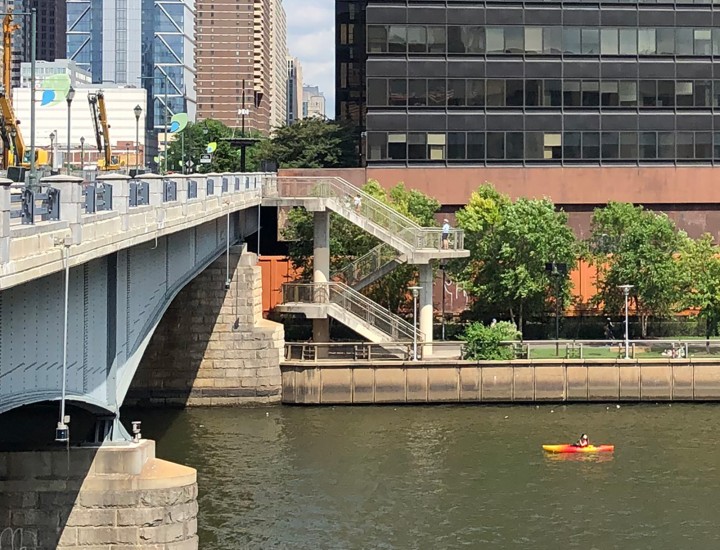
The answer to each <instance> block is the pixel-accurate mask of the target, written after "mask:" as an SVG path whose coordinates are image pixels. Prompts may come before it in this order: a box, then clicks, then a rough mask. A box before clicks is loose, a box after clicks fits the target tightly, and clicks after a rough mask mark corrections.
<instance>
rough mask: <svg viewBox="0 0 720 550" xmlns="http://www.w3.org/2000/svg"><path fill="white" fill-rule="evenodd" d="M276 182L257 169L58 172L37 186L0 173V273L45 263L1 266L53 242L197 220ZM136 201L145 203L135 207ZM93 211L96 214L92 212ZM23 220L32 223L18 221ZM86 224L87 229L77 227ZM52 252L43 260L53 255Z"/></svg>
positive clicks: (13, 275)
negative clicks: (133, 174) (89, 178)
mask: <svg viewBox="0 0 720 550" xmlns="http://www.w3.org/2000/svg"><path fill="white" fill-rule="evenodd" d="M208 180H210V181H211V182H213V185H212V186H211V187H212V188H211V192H212V193H213V194H212V195H208V194H207V187H208V186H207V185H206V183H207V181H208ZM276 181H277V178H276V176H275V175H274V174H261V173H249V174H192V175H180V174H169V175H165V176H160V175H157V174H143V175H141V176H140V177H138V178H136V179H131V178H130V177H129V176H126V175H124V174H117V173H103V174H102V175H98V176H97V178H96V179H95V180H94V181H93V182H86V181H84V180H83V179H82V178H78V177H74V176H72V175H66V174H63V175H54V176H49V177H47V178H43V179H42V180H41V181H40V184H39V186H34V187H33V188H30V187H26V186H23V185H15V184H13V182H12V181H10V180H8V179H1V180H0V276H3V277H6V280H8V279H12V281H13V282H12V284H19V283H18V281H22V280H23V278H32V277H33V276H36V275H33V273H34V272H35V271H37V272H40V271H42V269H43V265H44V264H42V263H38V262H37V261H34V263H31V264H27V265H31V267H30V268H29V269H23V270H22V275H18V273H20V272H19V271H16V270H15V269H14V268H10V269H5V266H6V265H7V264H8V263H12V262H16V261H25V260H26V259H28V258H30V257H32V256H37V255H40V254H44V253H45V252H48V251H50V250H54V249H55V248H54V247H56V246H58V243H59V242H62V243H64V244H65V245H66V246H70V245H77V244H80V243H82V242H85V241H87V240H88V239H91V240H99V241H100V240H102V239H106V240H107V239H108V238H111V240H112V241H113V242H114V243H120V242H121V241H123V235H124V234H125V233H134V235H135V237H133V238H136V237H137V235H143V234H145V233H152V232H156V231H158V230H165V231H172V230H173V229H171V228H172V227H176V228H177V227H180V226H181V225H187V224H193V223H199V222H200V221H201V220H202V219H203V218H204V217H205V216H207V215H209V214H211V213H212V214H214V215H217V211H218V210H223V211H226V210H227V207H226V205H228V206H230V207H232V206H233V205H236V204H237V205H239V204H241V203H245V202H246V201H256V200H257V202H259V200H260V199H261V198H262V194H263V193H264V192H267V193H272V191H273V189H274V185H275V182H276ZM215 182H216V183H217V185H215ZM221 191H224V192H223V193H221ZM221 194H222V197H223V198H222V200H220V197H221ZM226 197H227V198H226ZM208 199H212V200H208ZM140 207H142V208H144V209H145V210H141V211H138V210H137V209H138V208H140ZM148 208H149V210H148ZM153 209H154V212H152V210H153ZM100 213H103V216H97V215H96V214H100ZM109 213H114V214H115V215H107V214H109ZM135 213H140V214H141V215H134V214H135ZM116 218H117V219H116ZM196 220H197V222H196ZM93 224H103V226H102V229H101V230H99V231H95V230H94V229H93V230H90V228H91V227H92V226H93ZM28 225H34V226H35V227H32V228H27V227H22V228H21V226H28ZM86 226H87V228H88V231H84V230H83V227H86ZM96 227H98V226H96ZM108 231H110V232H111V233H112V234H108V233H107V232H108ZM83 235H85V236H83ZM38 237H39V238H38ZM128 238H131V237H128ZM53 258H54V256H53V257H52V258H48V262H49V263H51V262H53V261H55V260H54V259H53ZM33 270H34V271H33Z"/></svg>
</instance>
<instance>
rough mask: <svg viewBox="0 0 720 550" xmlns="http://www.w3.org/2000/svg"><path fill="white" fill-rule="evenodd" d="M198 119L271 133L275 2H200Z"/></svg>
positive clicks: (197, 37) (197, 25)
mask: <svg viewBox="0 0 720 550" xmlns="http://www.w3.org/2000/svg"><path fill="white" fill-rule="evenodd" d="M196 6H197V23H196V44H197V62H196V65H197V69H198V70H197V80H196V83H197V97H198V105H197V107H198V119H200V120H202V119H206V118H213V119H216V120H220V121H222V122H223V123H225V124H227V125H228V126H233V127H239V126H240V124H241V112H242V109H243V108H244V109H246V110H247V112H248V114H247V115H246V116H245V126H246V129H247V130H248V131H250V130H256V131H260V132H263V133H265V134H267V133H269V132H270V129H271V125H272V123H271V95H272V48H271V40H270V29H271V22H270V6H271V2H270V0H198V1H197V2H196Z"/></svg>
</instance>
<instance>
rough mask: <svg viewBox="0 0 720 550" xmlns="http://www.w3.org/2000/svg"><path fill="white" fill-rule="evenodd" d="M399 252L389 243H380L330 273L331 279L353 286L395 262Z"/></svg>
mask: <svg viewBox="0 0 720 550" xmlns="http://www.w3.org/2000/svg"><path fill="white" fill-rule="evenodd" d="M399 257H400V254H398V251H397V250H395V249H394V248H393V247H392V246H390V245H389V244H385V243H381V244H379V245H377V246H376V247H375V248H373V249H371V250H370V251H369V252H368V253H367V254H364V255H363V256H360V257H359V258H357V259H356V260H354V261H353V262H351V263H349V264H348V265H346V266H345V267H343V268H342V269H340V270H338V271H336V272H335V273H333V274H332V279H334V280H336V281H339V282H342V283H345V284H346V285H348V286H355V285H356V284H357V283H358V282H360V281H362V280H363V279H365V278H366V277H369V276H370V275H372V274H373V273H375V272H376V271H378V270H379V269H381V268H383V267H384V266H385V265H387V264H389V263H392V262H395V261H397V260H398V259H399Z"/></svg>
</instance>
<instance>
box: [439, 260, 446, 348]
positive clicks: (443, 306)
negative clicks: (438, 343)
mask: <svg viewBox="0 0 720 550" xmlns="http://www.w3.org/2000/svg"><path fill="white" fill-rule="evenodd" d="M440 269H441V270H442V340H443V342H444V341H445V290H446V289H445V262H441V263H440Z"/></svg>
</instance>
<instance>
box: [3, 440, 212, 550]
mask: <svg viewBox="0 0 720 550" xmlns="http://www.w3.org/2000/svg"><path fill="white" fill-rule="evenodd" d="M69 453H70V458H71V462H72V463H76V464H82V465H84V469H83V472H82V473H80V472H79V470H78V471H73V472H72V473H71V475H72V476H73V477H74V478H76V479H75V480H71V481H70V482H68V474H67V473H62V472H56V473H53V474H51V475H48V476H45V477H44V478H42V479H41V478H39V477H38V476H37V475H34V474H33V471H34V467H35V466H38V467H39V468H42V467H43V465H45V464H48V463H54V462H56V461H62V460H65V461H67V456H68V455H67V451H64V450H52V451H35V452H32V453H30V452H11V451H9V452H4V453H0V457H1V458H0V461H2V462H3V463H4V464H9V467H7V468H5V469H4V470H3V471H2V472H1V473H0V495H2V498H0V519H2V522H3V523H2V524H0V527H2V530H1V531H2V532H3V533H4V536H5V537H6V538H7V536H8V534H9V531H8V530H11V531H12V536H13V540H12V541H11V542H10V546H9V547H10V548H25V549H27V550H50V549H54V548H58V549H61V550H69V549H76V548H82V549H84V550H89V549H91V548H106V549H108V550H110V549H115V548H135V549H140V550H155V549H159V548H162V549H170V548H173V549H177V550H197V548H198V537H197V512H198V505H197V483H196V473H195V470H193V469H192V468H187V467H185V466H180V465H178V464H172V463H170V462H167V461H164V460H159V459H156V458H155V451H154V442H152V441H147V440H143V441H140V442H139V443H130V444H128V445H109V446H103V447H100V448H99V449H98V448H71V449H70V451H69ZM113 462H117V463H118V464H120V465H128V464H130V465H132V467H131V468H130V469H129V470H128V469H126V471H125V473H123V474H120V475H119V474H117V473H110V471H111V470H113V468H108V465H109V464H112V463H113ZM124 468H125V466H122V467H120V466H118V467H116V468H115V470H117V469H124ZM105 472H107V473H105ZM61 487H64V488H61ZM6 542H7V540H5V539H3V540H2V541H0V547H1V548H5V547H6V546H3V544H5V543H6Z"/></svg>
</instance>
